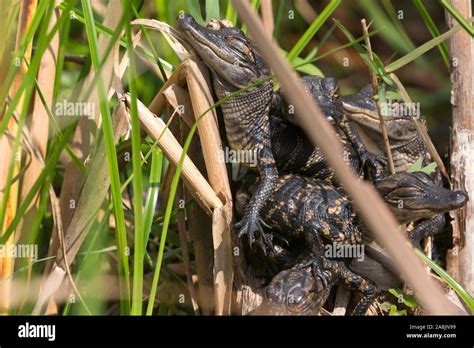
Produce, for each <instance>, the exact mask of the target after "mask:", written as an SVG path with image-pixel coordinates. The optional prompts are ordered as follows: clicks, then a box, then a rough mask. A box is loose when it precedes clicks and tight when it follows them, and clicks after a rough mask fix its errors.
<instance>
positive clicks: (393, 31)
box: [358, 0, 414, 53]
mask: <svg viewBox="0 0 474 348" xmlns="http://www.w3.org/2000/svg"><path fill="white" fill-rule="evenodd" d="M358 4H360V6H361V7H362V8H363V9H364V12H365V13H366V14H367V16H368V22H370V21H371V20H373V21H374V24H375V26H376V27H377V29H380V35H381V36H382V37H383V38H384V40H385V41H386V42H387V43H388V44H390V46H392V48H394V49H395V50H397V51H401V52H403V53H407V52H410V50H411V49H413V48H414V46H412V45H410V44H408V43H407V42H406V41H405V40H404V39H403V37H402V35H401V34H400V32H399V31H398V30H397V28H396V27H395V25H393V24H392V22H391V21H390V19H389V17H388V16H387V14H385V12H384V11H383V9H382V8H381V7H380V5H379V3H378V2H377V1H372V0H361V1H359V2H358Z"/></svg>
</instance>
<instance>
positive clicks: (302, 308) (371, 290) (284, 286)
mask: <svg viewBox="0 0 474 348" xmlns="http://www.w3.org/2000/svg"><path fill="white" fill-rule="evenodd" d="M309 258H310V259H311V260H313V259H314V258H318V259H319V262H318V263H316V264H320V265H321V266H320V267H321V269H320V270H318V271H317V272H315V270H314V269H313V268H312V267H308V266H307V265H308V264H312V265H314V262H312V261H311V262H308V261H306V262H305V261H303V262H302V263H300V264H297V265H295V266H293V267H292V268H290V269H286V270H283V271H281V272H279V273H278V274H276V275H275V276H274V277H273V279H272V281H271V282H270V283H269V284H268V285H267V286H266V288H265V299H264V301H263V303H262V306H261V307H260V308H258V309H257V310H256V313H255V314H266V315H317V314H318V313H319V312H320V310H321V308H322V306H323V305H324V303H325V302H326V300H327V298H328V296H329V293H330V292H331V288H332V287H333V286H334V285H336V284H338V283H339V282H340V281H342V282H343V283H344V285H345V286H346V287H348V288H350V289H352V290H356V291H360V292H362V294H363V295H364V297H363V298H362V300H361V301H360V302H359V303H358V304H357V306H356V307H355V309H354V311H353V312H352V315H365V313H366V312H367V309H368V308H369V307H370V305H371V304H372V303H373V301H374V300H375V299H376V297H377V296H378V289H377V287H376V286H375V285H374V284H372V283H370V282H369V281H367V280H365V279H364V278H362V277H361V276H359V275H357V274H355V273H354V272H352V271H350V270H349V269H348V268H347V267H346V265H345V264H344V263H343V262H341V261H333V260H328V259H326V258H324V257H319V256H317V255H312V256H310V257H309ZM313 267H314V266H313ZM315 273H317V274H320V275H321V276H315Z"/></svg>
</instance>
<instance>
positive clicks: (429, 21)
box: [413, 0, 449, 69]
mask: <svg viewBox="0 0 474 348" xmlns="http://www.w3.org/2000/svg"><path fill="white" fill-rule="evenodd" d="M413 3H414V4H415V7H416V8H417V9H418V12H420V15H421V17H422V18H423V22H425V25H426V27H427V28H428V30H429V32H430V33H431V36H433V37H434V38H435V37H438V36H440V35H441V33H440V32H439V30H438V27H437V26H436V24H435V23H434V21H433V18H431V16H430V14H429V12H428V10H427V9H426V7H425V5H424V4H423V0H413ZM438 49H439V52H440V53H441V56H442V57H443V61H444V64H445V65H446V68H448V69H449V53H448V46H447V45H446V43H445V42H442V43H440V44H439V45H438Z"/></svg>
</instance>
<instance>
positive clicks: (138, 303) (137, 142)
mask: <svg viewBox="0 0 474 348" xmlns="http://www.w3.org/2000/svg"><path fill="white" fill-rule="evenodd" d="M122 4H123V6H124V9H125V11H126V12H128V11H130V12H129V13H132V12H133V9H132V3H131V1H130V0H125V1H124V2H123V3H122ZM130 21H131V18H129V19H128V20H126V21H125V36H126V41H127V53H128V58H129V67H128V85H129V89H130V118H131V123H132V167H133V206H134V218H135V219H134V222H135V223H134V229H135V238H134V240H135V247H134V255H133V292H132V314H133V315H142V308H143V301H142V298H143V260H144V253H143V250H144V246H143V201H142V192H143V184H142V182H143V180H142V166H141V152H140V147H141V135H140V121H139V120H138V107H137V86H136V78H137V73H136V58H135V50H134V48H133V42H132V40H133V38H132V28H131V25H130Z"/></svg>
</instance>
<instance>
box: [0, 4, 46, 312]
mask: <svg viewBox="0 0 474 348" xmlns="http://www.w3.org/2000/svg"><path fill="white" fill-rule="evenodd" d="M36 4H37V1H36V0H23V1H21V3H20V12H19V20H18V27H17V28H18V29H17V36H16V43H15V51H18V49H19V48H20V44H21V41H22V39H23V37H24V35H25V33H26V31H27V29H28V27H29V25H30V24H31V21H32V20H33V16H34V12H35V11H36ZM23 58H24V59H23ZM30 58H31V42H30V43H29V46H28V48H27V49H26V51H25V56H24V57H21V58H19V59H20V67H19V70H18V72H17V74H16V76H15V79H14V81H13V84H12V86H11V89H10V92H9V96H10V98H13V96H14V95H16V94H17V91H18V87H19V86H20V84H21V82H22V80H23V77H24V75H25V74H26V71H27V69H28V68H27V66H26V63H25V61H24V60H25V59H26V60H27V61H28V62H29V61H30ZM24 102H25V101H24V94H23V95H22V97H21V99H20V102H19V104H18V105H19V107H22V106H23V104H24ZM7 131H8V132H9V133H10V134H12V135H14V136H15V135H16V134H17V132H19V131H20V130H19V129H18V125H17V123H16V121H15V120H14V119H13V118H12V119H10V121H9V123H8V126H7ZM0 153H1V154H2V160H1V161H0V162H1V164H0V187H2V188H3V187H5V186H6V184H7V180H8V171H9V166H10V163H11V162H12V161H13V166H14V167H13V176H12V177H15V176H16V175H17V174H18V173H19V172H20V166H21V165H20V158H19V155H20V154H15V153H13V142H12V143H10V141H9V140H8V138H7V137H6V136H5V135H4V136H2V137H1V138H0ZM17 156H18V157H17ZM19 189H20V185H19V183H18V181H16V182H14V183H12V184H11V187H10V192H9V195H8V197H5V196H4V194H3V193H0V202H2V204H3V202H4V200H6V201H7V209H6V214H5V220H4V225H3V226H0V228H1V231H2V234H3V233H4V232H5V230H6V228H7V227H8V226H9V225H10V223H11V221H12V220H13V218H14V216H15V214H16V210H17V204H18V196H19V193H20V191H19ZM17 238H18V235H17V234H16V233H13V234H12V235H11V237H10V238H9V239H8V240H7V241H6V243H5V246H4V247H5V248H9V247H10V245H12V244H13V243H14V242H15V241H16V239H17ZM14 266H15V262H14V259H13V258H12V257H9V256H7V257H3V258H1V259H0V280H2V279H5V278H8V277H9V276H10V275H11V274H12V272H13V269H14ZM10 292H11V286H10V281H6V282H4V283H3V284H2V285H0V315H1V314H7V313H8V309H9V298H10Z"/></svg>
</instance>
